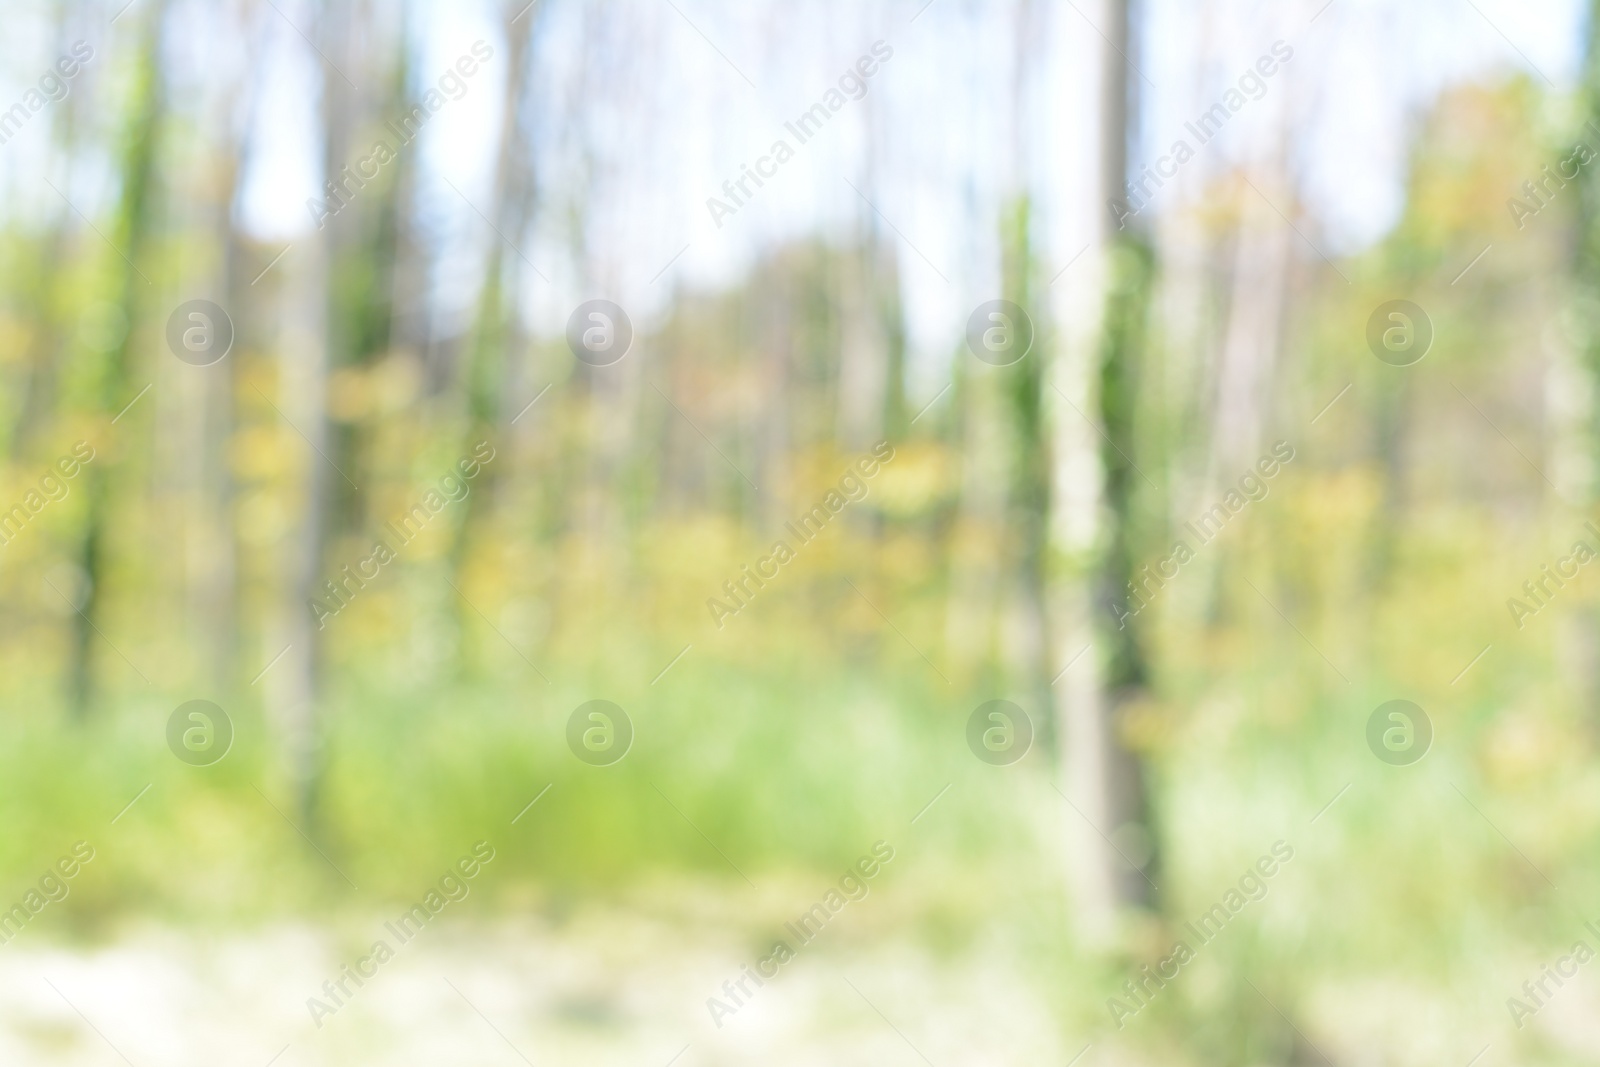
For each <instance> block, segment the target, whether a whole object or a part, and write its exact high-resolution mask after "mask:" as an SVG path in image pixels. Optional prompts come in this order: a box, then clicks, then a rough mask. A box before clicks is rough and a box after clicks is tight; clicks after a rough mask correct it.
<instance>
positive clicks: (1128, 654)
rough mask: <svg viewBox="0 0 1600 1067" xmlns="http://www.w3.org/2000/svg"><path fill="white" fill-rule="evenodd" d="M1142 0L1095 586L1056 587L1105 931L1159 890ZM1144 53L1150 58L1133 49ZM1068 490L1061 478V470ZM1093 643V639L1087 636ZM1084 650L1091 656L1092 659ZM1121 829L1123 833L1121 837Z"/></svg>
mask: <svg viewBox="0 0 1600 1067" xmlns="http://www.w3.org/2000/svg"><path fill="white" fill-rule="evenodd" d="M1129 9H1130V0H1107V4H1106V8H1105V13H1106V18H1105V20H1104V24H1106V25H1107V26H1108V29H1107V36H1108V38H1109V40H1108V41H1107V44H1106V47H1105V48H1104V49H1103V50H1102V51H1101V59H1100V63H1101V74H1102V78H1103V89H1102V95H1101V100H1100V107H1101V117H1100V136H1101V144H1100V153H1101V162H1102V166H1101V179H1100V186H1101V188H1100V196H1099V197H1098V202H1099V203H1101V204H1105V205H1107V209H1106V210H1105V211H1104V212H1103V213H1102V214H1101V217H1100V220H1099V223H1098V227H1097V229H1098V230H1099V234H1100V236H1099V245H1100V253H1101V265H1100V269H1101V271H1102V275H1101V276H1102V278H1103V282H1102V284H1103V297H1102V307H1103V310H1102V312H1101V322H1100V338H1099V343H1098V346H1097V353H1096V357H1095V358H1094V359H1093V360H1092V361H1091V362H1090V365H1089V368H1088V370H1089V381H1088V382H1087V383H1086V384H1087V386H1088V388H1087V389H1086V390H1085V393H1086V397H1089V398H1092V409H1090V410H1083V411H1082V415H1083V416H1084V417H1088V418H1097V419H1098V422H1099V430H1100V431H1101V433H1102V434H1103V435H1104V436H1103V438H1102V439H1101V440H1100V441H1099V442H1098V444H1097V449H1098V460H1099V462H1098V466H1099V467H1100V470H1101V485H1102V488H1101V498H1100V502H1099V508H1098V511H1099V515H1100V516H1101V518H1102V520H1103V523H1104V526H1103V528H1102V529H1100V530H1099V531H1098V535H1099V536H1098V539H1097V543H1098V546H1099V547H1098V550H1097V552H1095V553H1094V558H1093V562H1092V563H1091V565H1090V568H1089V573H1088V575H1086V579H1087V582H1086V587H1085V588H1083V589H1082V590H1081V591H1075V590H1074V589H1073V588H1072V587H1071V583H1070V578H1069V579H1068V584H1067V587H1066V588H1063V589H1061V590H1060V591H1059V592H1058V594H1057V596H1056V597H1055V598H1053V599H1054V602H1055V605H1056V610H1057V611H1058V613H1059V618H1060V624H1059V625H1058V627H1057V634H1058V639H1057V640H1058V643H1057V645H1056V648H1057V656H1056V661H1057V662H1058V663H1060V664H1061V665H1062V666H1063V667H1065V666H1067V665H1068V664H1069V663H1072V661H1073V660H1075V659H1078V660H1079V662H1077V663H1076V664H1075V665H1074V666H1073V667H1072V670H1071V672H1070V673H1069V674H1068V675H1067V679H1068V681H1067V682H1066V684H1064V685H1063V686H1062V688H1061V690H1060V696H1059V697H1058V699H1059V700H1060V708H1061V711H1060V714H1059V716H1058V718H1059V720H1060V722H1061V725H1062V729H1061V731H1060V738H1059V740H1060V743H1061V744H1062V745H1063V752H1062V760H1061V762H1062V766H1063V771H1064V774H1065V777H1066V779H1067V795H1068V796H1070V798H1071V799H1072V803H1073V805H1074V807H1075V808H1076V809H1077V814H1076V815H1069V816H1068V818H1069V819H1070V820H1071V825H1072V826H1073V830H1074V837H1073V849H1072V851H1073V854H1074V856H1075V859H1076V862H1075V863H1074V864H1073V869H1074V871H1075V872H1076V873H1077V876H1078V884H1077V886H1076V890H1077V894H1078V901H1077V903H1078V919H1079V923H1080V927H1081V928H1082V929H1083V931H1084V932H1085V934H1086V935H1087V936H1089V937H1090V938H1091V939H1093V940H1104V939H1106V938H1108V937H1109V936H1110V934H1111V933H1112V931H1113V930H1114V924H1115V920H1116V917H1117V914H1118V912H1119V911H1120V910H1121V909H1123V908H1126V907H1130V906H1132V907H1144V906H1150V905H1151V904H1152V903H1153V890H1152V884H1153V882H1154V877H1155V871H1156V870H1157V868H1158V864H1157V861H1156V837H1155V834H1154V832H1153V829H1152V826H1151V818H1150V809H1149V803H1148V800H1147V795H1146V794H1147V775H1146V771H1145V768H1144V765H1143V761H1142V759H1141V757H1140V755H1139V754H1138V753H1137V752H1136V751H1135V750H1134V749H1133V748H1132V747H1131V746H1130V744H1129V743H1128V741H1127V739H1126V737H1125V736H1124V734H1123V733H1122V731H1121V726H1122V720H1123V714H1122V712H1123V711H1124V709H1126V708H1127V707H1128V706H1130V705H1131V704H1133V703H1134V702H1136V701H1138V700H1139V699H1140V698H1141V695H1142V693H1143V691H1144V688H1145V686H1146V684H1147V666H1146V661H1145V650H1144V646H1143V644H1142V642H1141V641H1140V637H1139V631H1138V629H1137V625H1136V624H1135V623H1133V622H1131V621H1130V622H1128V623H1126V624H1125V625H1122V626H1119V625H1118V621H1117V620H1118V616H1119V613H1120V612H1119V610H1118V609H1120V608H1121V606H1122V605H1123V604H1124V603H1125V602H1126V600H1127V587H1128V583H1129V581H1130V580H1131V579H1132V577H1133V570H1134V560H1135V559H1136V551H1137V545H1138V541H1137V539H1136V535H1137V532H1138V531H1137V529H1136V527H1135V519H1136V517H1137V510H1136V503H1137V496H1138V492H1139V489H1138V486H1139V484H1140V481H1141V479H1142V476H1141V475H1140V474H1139V473H1138V472H1137V470H1136V469H1135V468H1134V466H1133V463H1134V462H1135V460H1134V459H1133V458H1132V457H1134V456H1135V454H1136V452H1137V449H1136V446H1135V440H1134V438H1135V415H1136V411H1137V403H1136V401H1137V389H1138V370H1139V361H1140V358H1141V356H1142V354H1143V349H1144V345H1145V322H1146V319H1147V316H1148V313H1149V304H1150V293H1151V285H1152V276H1153V267H1154V263H1153V255H1152V253H1151V251H1150V248H1149V246H1148V244H1147V242H1146V241H1145V239H1144V238H1143V237H1142V236H1140V235H1139V234H1138V233H1137V232H1136V231H1133V230H1131V229H1130V230H1119V229H1118V228H1117V225H1116V223H1115V221H1114V218H1113V216H1112V214H1111V212H1110V209H1109V204H1110V201H1112V200H1113V199H1122V198H1124V197H1125V195H1126V194H1125V192H1124V183H1125V182H1126V180H1127V179H1126V175H1127V144H1128V141H1129V131H1130V129H1131V128H1132V126H1133V123H1132V121H1131V116H1132V115H1133V113H1134V111H1135V108H1134V105H1133V101H1132V78H1133V77H1135V76H1136V75H1135V74H1134V72H1133V69H1132V64H1131V63H1130V62H1129V61H1128V60H1126V59H1124V55H1125V54H1126V55H1132V53H1133V40H1134V36H1135V35H1134V34H1133V33H1132V32H1131V26H1132V24H1133V21H1134V20H1133V15H1132V12H1131V11H1130V10H1129ZM1133 62H1137V59H1134V61H1133ZM1078 418H1079V412H1075V411H1073V410H1071V408H1067V409H1063V410H1062V412H1061V418H1060V420H1059V422H1058V427H1057V432H1056V437H1055V441H1056V448H1057V456H1056V462H1057V463H1058V464H1060V465H1064V466H1065V467H1067V468H1069V469H1070V468H1071V467H1072V466H1073V465H1074V464H1075V463H1076V462H1077V459H1078V455H1077V453H1078V450H1079V448H1080V447H1081V446H1080V445H1079V444H1078V442H1079V440H1080V438H1079V434H1078V431H1077V427H1076V426H1074V425H1072V420H1074V419H1078ZM1056 484H1057V486H1058V490H1059V487H1060V486H1061V484H1062V483H1061V482H1060V481H1059V480H1058V481H1057V483H1056ZM1052 514H1053V516H1054V520H1053V521H1054V522H1055V524H1056V530H1055V531H1054V532H1053V536H1052V540H1053V541H1054V542H1055V543H1056V544H1057V545H1058V546H1071V545H1073V544H1075V543H1077V542H1078V541H1079V540H1080V538H1079V536H1078V531H1076V530H1074V529H1072V528H1070V527H1071V525H1072V523H1073V522H1074V517H1073V516H1072V515H1071V514H1070V513H1069V512H1068V511H1067V509H1064V508H1061V507H1056V508H1053V509H1052ZM1085 647H1086V648H1087V651H1083V649H1084V648H1085ZM1080 657H1081V658H1080ZM1113 841H1114V842H1116V844H1115V845H1113V844H1112V842H1113Z"/></svg>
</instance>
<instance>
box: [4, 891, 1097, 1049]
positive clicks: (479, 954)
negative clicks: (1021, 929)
mask: <svg viewBox="0 0 1600 1067" xmlns="http://www.w3.org/2000/svg"><path fill="white" fill-rule="evenodd" d="M681 888H682V887H679V889H680V890H681ZM735 907H736V906H735V905H734V904H733V903H732V901H731V900H730V899H727V898H724V897H723V896H722V895H721V894H719V893H717V892H714V891H711V892H701V893H697V894H692V895H688V896H685V895H684V894H683V893H682V892H675V893H673V894H672V899H670V900H669V899H666V898H665V897H664V896H662V895H656V896H654V897H653V898H646V899H644V900H641V901H629V902H627V903H623V904H618V903H615V902H613V903H608V904H597V903H588V904H572V905H569V906H568V907H566V908H565V909H563V910H564V914H560V915H552V914H551V913H550V912H549V910H548V909H546V910H542V911H530V913H529V914H527V915H520V916H516V917H498V918H486V917H482V916H476V917H474V916H466V917H462V918H460V919H458V920H454V921H452V920H451V918H450V916H449V915H448V914H444V915H441V916H440V918H439V919H438V920H437V921H435V922H434V923H432V924H431V925H430V926H429V927H427V928H425V929H423V930H422V931H421V932H420V933H418V934H416V935H415V936H414V938H413V939H412V940H410V941H409V942H407V943H405V944H403V945H400V946H399V948H398V951H397V952H396V953H395V954H394V957H393V958H392V959H390V960H388V961H387V962H384V963H382V964H381V965H379V964H375V963H373V964H367V965H366V969H367V970H373V969H375V970H376V973H375V974H374V975H373V976H372V977H370V978H367V979H365V980H364V984H363V985H362V986H361V987H356V986H355V985H354V983H352V982H350V981H349V980H348V979H346V987H347V988H348V989H349V990H350V991H351V995H350V996H349V997H348V998H347V999H346V1000H345V1003H344V1004H343V1005H342V1006H339V1007H338V1009H337V1010H336V1011H335V1012H334V1013H333V1014H332V1015H325V1016H323V1017H321V1018H319V1019H316V1020H313V1016H312V1010H311V1008H310V1007H308V1001H309V1000H310V999H311V998H313V997H318V998H321V999H322V1001H323V1002H324V1003H325V1004H328V1005H330V1006H333V1005H334V1000H333V998H331V997H329V996H328V995H326V994H325V993H324V992H323V983H324V982H327V981H329V980H337V979H338V978H339V977H340V972H341V968H342V967H343V966H344V965H345V964H346V963H354V962H355V961H356V960H358V959H360V958H361V957H363V956H366V955H367V954H368V952H369V951H370V949H371V946H372V942H373V941H375V940H377V939H379V938H382V939H384V940H385V941H387V942H388V943H389V944H390V945H391V946H393V945H396V944H398V941H397V939H396V938H395V937H394V936H393V935H392V934H391V933H389V932H388V931H387V930H386V929H385V925H384V924H385V923H386V922H389V921H391V920H393V919H394V918H395V917H396V916H395V915H390V914H384V913H373V914H370V915H366V916H361V915H355V916H346V917H341V918H340V919H338V920H337V921H330V922H327V923H323V924H317V923H310V922H303V921H302V922H275V923H270V924H266V925H262V926H258V927H256V928H254V929H239V928H237V927H234V928H231V929H226V930H224V929H216V930H199V929H195V928H194V927H190V926H159V925H150V924H143V925H137V926H130V927H128V928H126V929H124V930H122V931H121V932H120V933H119V934H117V935H116V936H114V937H111V938H109V939H107V940H103V941H100V942H98V943H88V944H83V945H66V944H61V943H54V944H53V943H51V942H50V941H49V940H47V939H46V938H44V937H42V936H39V935H36V934H33V933H32V932H26V931H25V933H24V935H23V936H20V937H18V938H17V939H16V940H14V941H13V942H12V943H11V944H9V945H7V946H5V947H3V948H0V1063H3V1064H6V1065H7V1067H46V1065H48V1067H79V1065H82V1067H106V1065H110V1064H115V1063H118V1062H126V1063H127V1064H130V1065H131V1067H149V1065H156V1064H160V1065H163V1067H235V1065H237V1067H268V1065H269V1064H271V1065H273V1067H324V1065H327V1067H334V1065H339V1067H345V1065H350V1067H369V1065H370V1067H388V1065H395V1067H399V1065H402V1064H403V1065H408V1067H409V1065H414V1064H419V1063H427V1064H432V1065H438V1067H453V1065H461V1067H467V1065H473V1067H477V1065H497V1064H505V1065H512V1064H517V1063H523V1062H526V1063H530V1064H534V1063H537V1064H547V1063H559V1064H568V1063H572V1064H576V1063H583V1064H595V1065H602V1064H604V1065H609V1064H618V1065H628V1067H666V1065H668V1064H674V1065H675V1067H699V1065H706V1064H735V1063H738V1064H747V1063H762V1064H779V1065H781V1064H817V1063H827V1064H907V1065H910V1064H920V1063H924V1062H930V1063H932V1064H935V1065H937V1067H953V1065H956V1064H993V1065H1000V1064H1019V1065H1020V1064H1030V1065H1032V1064H1039V1063H1066V1062H1068V1061H1069V1060H1071V1059H1072V1058H1073V1057H1074V1056H1075V1055H1076V1054H1077V1053H1078V1052H1079V1051H1080V1050H1081V1048H1082V1046H1083V1044H1084V1043H1085V1042H1084V1041H1081V1040H1080V1041H1076V1042H1075V1043H1074V1042H1071V1041H1068V1040H1065V1039H1063V1037H1062V1035H1061V1033H1060V1026H1059V1024H1058V1023H1057V1022H1055V1021H1054V1020H1055V1019H1056V1018H1058V1013H1056V1012H1053V1011H1052V1010H1051V1006H1050V1004H1049V1003H1047V999H1048V997H1047V994H1045V993H1044V991H1043V990H1042V989H1040V988H1039V986H1038V984H1037V983H1036V982H1030V980H1029V978H1028V977H1027V973H1028V970H1029V968H1028V967H1026V966H1022V965H1020V964H1019V961H1018V960H1017V959H1016V958H1015V953H1014V951H1013V950H1009V949H1006V948H1004V947H1002V946H1000V945H998V944H993V943H990V944H984V943H969V944H967V945H965V946H962V947H961V948H959V949H956V950H954V951H942V952H937V953H935V952H931V951H930V950H929V949H927V948H926V947H923V946H921V945H919V944H918V943H917V940H916V939H910V938H905V937H903V936H900V937H883V936H880V935H879V934H877V933H875V932H874V931H873V930H872V929H871V925H872V912H871V911H870V910H869V909H865V908H861V907H860V906H856V905H852V907H857V908H858V909H859V910H860V911H861V914H859V915H851V914H850V910H851V909H850V908H846V909H845V911H844V912H843V913H841V914H840V915H839V916H837V917H836V918H835V920H834V921H833V922H832V923H830V926H829V927H828V928H827V929H825V930H824V931H823V932H822V933H821V934H819V935H818V936H817V938H816V940H814V941H813V942H812V943H811V944H808V945H799V948H798V952H797V953H796V956H795V958H794V959H792V960H790V961H789V962H788V963H786V964H785V965H784V966H783V967H782V968H781V969H780V971H779V973H778V975H777V976H776V977H774V978H772V979H771V980H769V981H768V982H767V983H766V984H765V985H764V986H763V987H761V988H759V989H756V988H755V987H754V985H753V983H752V982H749V981H748V980H747V982H746V988H747V989H749V990H753V995H752V996H751V997H749V998H747V999H746V1002H745V1003H744V1004H743V1005H742V1006H741V1007H740V1008H739V1009H738V1010H737V1011H736V1012H735V1013H734V1014H733V1015H731V1016H726V1017H723V1018H722V1019H721V1020H720V1022H721V1025H720V1027H719V1026H718V1025H717V1023H716V1022H715V1021H713V1019H712V1016H711V1013H710V1011H709V1009H708V1006H707V1000H708V998H710V997H712V996H719V997H724V994H723V992H722V984H723V982H724V981H735V982H736V981H737V980H738V979H739V977H740V975H741V969H742V966H743V965H744V964H747V963H750V964H753V963H754V962H755V961H756V959H757V958H759V957H760V956H762V955H764V954H765V950H764V949H763V948H761V947H760V946H761V945H762V943H763V942H765V943H767V944H770V940H771V938H770V934H771V930H770V929H768V930H766V931H765V935H756V934H754V933H753V931H754V929H755V927H756V926H757V925H759V924H755V925H752V924H750V923H748V922H742V921H741V918H740V917H737V916H736V917H735V918H734V920H733V921H732V922H730V915H733V914H734V911H733V910H731V909H733V908H735ZM841 920H842V921H841ZM852 920H855V921H854V923H853V924H852ZM852 925H853V926H854V928H853V929H852ZM340 996H341V997H342V994H341V995H340ZM724 999H726V998H725V997H724ZM319 1024H320V1025H319ZM1068 1044H1075V1047H1072V1048H1068V1047H1067V1045H1068Z"/></svg>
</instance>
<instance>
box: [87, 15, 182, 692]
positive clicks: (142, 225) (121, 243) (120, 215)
mask: <svg viewBox="0 0 1600 1067" xmlns="http://www.w3.org/2000/svg"><path fill="white" fill-rule="evenodd" d="M165 21H166V2H165V0H157V2H156V3H154V4H152V5H151V7H150V8H149V9H148V10H147V11H146V12H145V14H144V40H143V42H142V44H141V46H140V51H139V58H138V60H137V67H136V68H135V71H134V74H133V78H132V85H131V87H130V90H129V98H130V100H131V106H130V109H129V118H128V123H127V126H126V127H125V130H124V141H123V146H122V153H121V163H120V166H119V168H118V169H119V171H120V172H121V175H122V183H121V184H122V197H121V200H120V201H119V203H118V205H117V214H116V218H115V220H114V222H113V225H112V227H111V234H110V236H109V240H110V241H111V243H112V244H113V245H115V246H116V248H117V249H118V251H119V252H120V253H121V255H120V256H118V261H119V262H118V265H117V267H116V273H115V278H116V281H115V283H114V285H115V289H114V292H115V296H114V297H113V299H112V301H111V302H112V303H113V304H115V305H116V307H117V308H118V309H119V310H120V311H121V313H122V317H123V322H124V323H126V325H127V329H126V330H125V331H124V333H123V335H122V339H121V340H120V341H119V342H118V343H117V345H116V347H115V349H114V350H113V351H112V352H111V354H110V356H109V359H108V366H107V367H106V370H105V374H104V376H103V378H102V385H101V392H100V404H101V410H102V411H104V413H105V414H106V416H107V418H108V419H110V418H114V417H115V416H116V414H117V413H118V412H119V411H120V410H121V409H122V407H123V406H124V405H125V404H127V403H128V402H129V401H130V400H132V399H133V396H132V394H131V393H130V392H129V389H128V385H129V380H130V376H129V373H128V370H129V364H130V363H131V361H132V353H133V345H134V339H135V337H136V336H137V331H136V330H135V325H136V323H137V322H138V318H139V312H140V310H141V309H142V308H143V307H144V305H145V302H146V300H147V299H148V297H149V296H150V295H151V292H150V289H149V287H150V283H149V282H148V281H146V279H145V278H144V277H142V276H141V275H140V273H139V270H138V268H137V266H136V264H137V263H138V262H139V260H140V259H141V258H143V255H144V250H145V246H146V244H147V241H148V238H149V236H150V228H151V203H150V201H151V190H150V187H151V183H152V180H153V178H154V174H155V157H156V142H157V138H158V132H159V130H160V127H161V119H162V115H163V113H164V110H165V101H164V95H163V88H164V87H163V83H162V80H161V70H162V62H161V31H162V28H163V25H164V23H165ZM101 445H102V448H101V449H100V452H101V455H100V459H99V462H96V463H91V464H89V466H88V468H87V469H86V470H85V472H84V473H85V475H86V479H87V484H86V485H85V486H84V498H85V512H86V515H85V518H84V531H83V541H82V542H81V544H80V546H79V553H78V563H79V566H80V568H81V569H82V573H83V578H84V588H85V590H86V594H85V598H84V602H83V603H82V604H81V605H79V606H78V611H76V612H75V613H74V614H73V640H72V661H71V662H72V666H71V671H70V676H71V678H72V687H73V688H72V706H73V712H74V714H75V716H76V718H77V719H78V720H79V721H84V720H86V719H88V718H89V717H90V715H91V708H92V705H93V704H94V702H95V701H96V700H97V699H98V698H99V696H100V692H99V688H98V684H97V679H96V676H95V674H96V664H97V661H98V659H99V657H98V656H97V655H96V654H95V641H96V631H97V630H98V631H101V632H103V631H104V629H105V626H104V623H105V622H106V618H105V604H106V596H105V583H106V578H107V563H108V558H107V557H108V551H107V549H108V545H107V527H108V525H109V523H110V521H111V489H110V473H111V468H112V467H113V466H114V465H115V463H116V457H117V453H118V452H119V451H120V450H119V449H117V448H115V447H114V446H113V445H112V443H111V441H110V440H109V439H107V440H104V441H102V442H101Z"/></svg>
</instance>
